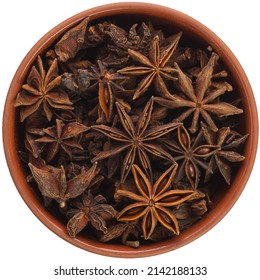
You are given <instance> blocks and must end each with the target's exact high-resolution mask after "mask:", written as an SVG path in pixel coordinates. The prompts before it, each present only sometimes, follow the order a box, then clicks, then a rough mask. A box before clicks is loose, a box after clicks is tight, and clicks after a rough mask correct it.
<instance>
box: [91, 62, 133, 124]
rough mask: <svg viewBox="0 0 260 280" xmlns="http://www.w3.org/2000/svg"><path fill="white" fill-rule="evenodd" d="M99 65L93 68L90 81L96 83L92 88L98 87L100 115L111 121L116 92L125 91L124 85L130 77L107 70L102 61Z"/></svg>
mask: <svg viewBox="0 0 260 280" xmlns="http://www.w3.org/2000/svg"><path fill="white" fill-rule="evenodd" d="M97 64H98V67H96V66H92V67H91V68H92V70H93V72H89V79H90V81H94V84H93V85H91V88H93V87H96V86H97V87H98V101H99V108H100V112H99V115H102V114H104V115H105V118H104V119H105V120H106V121H110V120H111V117H112V110H113V105H114V99H115V98H114V91H116V90H117V91H124V88H123V86H122V84H123V83H124V82H125V81H126V80H127V79H128V77H126V76H122V75H120V74H119V73H116V72H115V70H114V69H107V68H106V67H105V65H104V64H103V63H102V62H101V61H100V60H98V61H97ZM89 89H90V88H89ZM100 117H101V118H102V116H100Z"/></svg>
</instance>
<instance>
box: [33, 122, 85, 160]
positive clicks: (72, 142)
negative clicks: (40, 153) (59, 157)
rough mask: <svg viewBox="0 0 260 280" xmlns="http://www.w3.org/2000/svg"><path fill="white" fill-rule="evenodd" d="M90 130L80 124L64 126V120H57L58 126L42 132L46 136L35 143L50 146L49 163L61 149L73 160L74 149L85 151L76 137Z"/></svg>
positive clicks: (48, 150) (48, 149)
mask: <svg viewBox="0 0 260 280" xmlns="http://www.w3.org/2000/svg"><path fill="white" fill-rule="evenodd" d="M88 129H89V128H88V127H86V126H85V125H83V124H81V123H78V122H71V123H68V124H64V122H63V121H62V120H59V119H56V125H55V126H52V127H48V128H44V129H43V130H42V131H43V132H44V135H43V136H42V137H41V138H38V139H36V140H35V142H37V143H47V144H48V147H47V149H46V150H47V155H46V161H47V162H49V161H51V160H52V159H53V158H54V157H55V155H56V154H57V153H58V151H59V149H60V148H62V149H63V150H64V151H65V152H66V153H67V154H68V155H69V157H70V158H71V157H72V152H71V149H72V148H77V149H80V150H82V149H83V148H82V146H81V145H80V143H79V141H78V139H77V138H76V137H77V136H78V135H79V134H81V133H82V132H84V131H86V130H88Z"/></svg>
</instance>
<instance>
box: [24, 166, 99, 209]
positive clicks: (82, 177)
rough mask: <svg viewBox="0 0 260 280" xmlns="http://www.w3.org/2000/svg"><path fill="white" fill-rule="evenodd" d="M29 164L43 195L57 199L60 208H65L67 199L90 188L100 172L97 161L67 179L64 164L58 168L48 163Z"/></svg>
mask: <svg viewBox="0 0 260 280" xmlns="http://www.w3.org/2000/svg"><path fill="white" fill-rule="evenodd" d="M28 165H29V167H30V169H31V172H32V175H33V177H34V179H35V181H36V182H37V184H38V187H39V190H40V191H41V193H42V195H43V196H44V197H48V198H52V199H55V200H56V201H57V202H58V203H59V207H60V208H65V207H66V202H67V200H69V199H72V198H76V197H78V196H79V195H81V194H82V193H83V192H84V191H85V190H86V189H87V188H89V187H90V186H91V184H92V181H93V180H94V179H95V177H96V175H97V174H98V173H99V168H98V167H97V162H95V163H94V164H93V165H92V167H91V168H90V169H89V170H87V171H84V172H82V173H81V174H79V175H77V176H76V177H74V178H72V179H70V180H69V181H67V178H66V173H65V169H64V167H63V166H61V168H56V167H53V166H51V165H46V166H43V167H41V168H37V167H36V166H34V165H33V164H31V163H29V164H28Z"/></svg>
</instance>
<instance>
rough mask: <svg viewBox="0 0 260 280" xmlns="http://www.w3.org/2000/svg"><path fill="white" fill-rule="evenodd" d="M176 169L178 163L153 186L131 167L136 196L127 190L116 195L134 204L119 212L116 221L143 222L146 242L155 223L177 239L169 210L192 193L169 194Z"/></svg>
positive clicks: (136, 168) (173, 191) (179, 191)
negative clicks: (128, 199)
mask: <svg viewBox="0 0 260 280" xmlns="http://www.w3.org/2000/svg"><path fill="white" fill-rule="evenodd" d="M177 167H178V165H177V163H175V164H173V165H172V166H171V167H170V168H168V169H167V170H166V171H165V172H164V173H163V174H162V175H161V176H160V177H159V179H158V180H157V181H156V182H155V183H154V184H152V182H151V181H150V180H149V179H148V178H147V177H146V176H145V174H144V173H143V172H142V170H141V169H140V168H139V167H138V166H137V165H135V164H134V165H133V167H132V171H133V175H134V180H135V184H136V187H137V189H138V192H139V194H136V193H134V192H131V191H127V190H118V194H119V195H122V196H124V197H128V198H130V199H132V200H134V201H136V202H134V203H132V204H129V205H128V206H126V207H125V208H124V209H123V210H122V211H121V212H119V213H118V216H117V219H118V220H119V221H133V220H138V219H140V218H142V230H143V234H144V238H145V239H149V238H150V236H151V234H152V233H153V231H154V229H155V227H156V225H157V223H158V222H160V224H161V225H163V226H164V227H166V228H168V229H169V230H171V231H172V232H173V233H174V234H176V235H178V234H179V233H180V231H179V226H178V221H177V219H176V218H175V216H174V215H173V213H172V212H171V211H170V209H169V207H172V206H178V205H180V204H182V203H183V202H185V201H186V200H188V199H191V197H192V196H193V194H194V191H192V190H177V189H175V190H169V188H170V186H171V184H172V181H173V178H174V176H175V174H176V170H177Z"/></svg>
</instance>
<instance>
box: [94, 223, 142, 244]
mask: <svg viewBox="0 0 260 280" xmlns="http://www.w3.org/2000/svg"><path fill="white" fill-rule="evenodd" d="M140 234H141V227H140V225H139V223H138V221H129V222H126V223H116V224H113V225H110V226H109V227H108V228H107V232H106V233H105V234H103V235H102V236H101V237H100V239H99V241H101V242H108V241H111V240H113V239H115V238H118V237H121V241H122V244H125V245H127V246H129V247H133V248H137V247H139V245H140V242H139V241H138V239H139V237H140Z"/></svg>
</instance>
